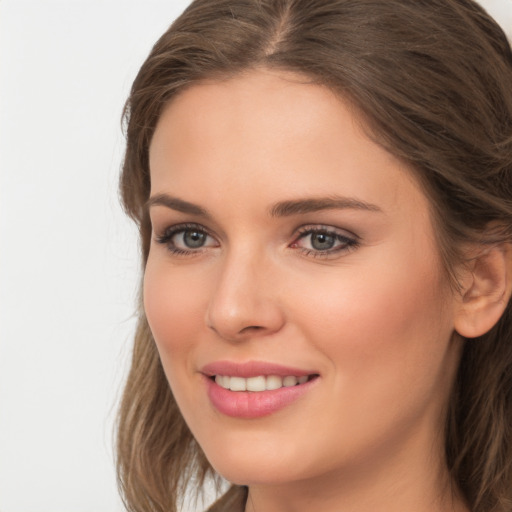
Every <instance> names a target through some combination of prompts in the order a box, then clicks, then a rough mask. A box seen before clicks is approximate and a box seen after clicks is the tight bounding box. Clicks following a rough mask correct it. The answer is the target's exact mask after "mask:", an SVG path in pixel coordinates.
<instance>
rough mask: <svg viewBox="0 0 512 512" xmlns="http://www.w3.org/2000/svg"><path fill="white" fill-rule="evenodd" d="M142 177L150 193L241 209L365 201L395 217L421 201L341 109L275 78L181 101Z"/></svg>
mask: <svg viewBox="0 0 512 512" xmlns="http://www.w3.org/2000/svg"><path fill="white" fill-rule="evenodd" d="M150 169H151V180H152V193H160V192H169V191H172V192H173V195H175V194H176V193H177V194H182V193H184V194H188V193H191V192H192V191H194V194H195V195H196V197H198V198H199V199H204V200H206V199H208V200H209V198H208V193H209V192H212V190H213V191H214V193H215V195H216V197H217V198H218V196H219V191H223V192H224V194H223V200H224V201H225V200H226V199H228V198H229V199H230V200H231V201H235V199H234V198H237V199H236V202H237V203H240V204H247V202H246V199H249V198H251V199H254V194H255V193H257V194H258V197H260V198H261V199H262V201H263V200H264V199H268V201H272V200H282V199H283V198H285V197H284V196H291V197H293V196H304V195H323V196H325V195H330V194H331V195H332V194H340V195H364V196H365V197H364V200H366V201H369V202H376V201H378V202H380V203H383V206H385V207H386V208H388V209H394V208H395V206H396V204H397V203H400V202H404V201H405V202H407V200H408V199H409V198H411V191H413V192H414V194H413V195H415V196H418V197H421V199H422V201H423V203H425V202H426V199H425V197H424V195H423V193H422V191H421V190H420V188H419V186H418V185H417V183H416V181H415V179H414V178H413V177H412V174H411V172H410V171H409V170H408V169H407V168H406V167H405V165H404V164H403V163H402V162H400V161H399V160H398V159H396V158H395V157H394V156H392V155H391V154H390V153H388V152H387V151H385V150H384V149H383V148H382V147H380V146H379V145H378V144H376V143H375V142H373V141H372V140H370V139H369V138H368V137H367V136H366V135H365V133H364V130H363V126H362V122H361V119H360V117H358V115H357V113H356V111H355V109H354V108H352V107H351V105H350V104H349V103H348V102H346V101H344V100H343V99H341V98H340V97H339V96H338V95H336V94H334V93H333V92H332V91H331V90H330V89H328V88H326V87H323V86H320V85H317V84H312V83H308V82H307V81H306V80H305V79H304V78H303V77H301V76H298V75H294V74H291V73H282V72H275V71H262V70H259V71H252V72H250V73H247V74H244V75H240V76H237V77H235V78H231V79H228V80H223V81H211V82H204V83H200V84H197V85H194V86H192V87H190V88H188V89H186V90H185V91H183V92H182V93H180V94H179V95H178V96H177V97H176V98H174V99H173V101H172V102H171V103H170V104H169V105H168V106H167V107H166V109H165V110H164V112H163V114H162V116H161V118H160V121H159V123H158V125H157V128H156V130H155V134H154V137H153V140H152V143H151V147H150ZM208 184H209V185H210V186H207V185H208ZM230 191H232V192H233V194H232V195H230ZM210 195H212V194H210ZM272 196H275V197H272Z"/></svg>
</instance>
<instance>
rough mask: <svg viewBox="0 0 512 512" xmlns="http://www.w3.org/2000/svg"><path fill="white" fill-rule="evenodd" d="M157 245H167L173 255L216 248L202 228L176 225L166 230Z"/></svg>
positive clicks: (212, 239)
mask: <svg viewBox="0 0 512 512" xmlns="http://www.w3.org/2000/svg"><path fill="white" fill-rule="evenodd" d="M156 241H157V242H158V243H161V244H164V245H167V247H168V249H169V251H171V252H172V253H174V254H190V253H194V252H199V251H200V250H201V249H204V248H207V247H217V245H218V244H217V242H216V240H215V239H214V238H213V237H212V236H210V235H209V234H208V233H207V232H206V230H205V229H204V228H202V227H201V226H196V225H183V224H181V225H177V226H172V227H171V228H168V229H167V230H166V231H165V233H164V234H163V235H162V236H159V237H157V238H156Z"/></svg>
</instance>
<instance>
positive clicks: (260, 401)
mask: <svg viewBox="0 0 512 512" xmlns="http://www.w3.org/2000/svg"><path fill="white" fill-rule="evenodd" d="M205 380H206V386H207V389H208V398H209V399H210V401H211V403H212V404H213V406H214V407H215V408H216V409H217V410H218V411H219V412H221V413H222V414H225V415H226V416H231V417H234V418H261V417H262V416H268V415H269V414H273V413H275V412H277V411H279V410H281V409H283V408H285V407H286V406H288V405H290V404H292V403H293V402H295V401H296V400H298V399H299V398H300V397H302V395H304V394H305V393H307V392H308V391H309V390H310V389H311V388H312V387H313V386H314V384H315V382H316V381H317V380H318V379H317V378H314V379H311V380H309V381H308V382H306V383H304V384H299V385H298V386H290V387H282V388H279V389H273V390H271V391H258V392H254V391H252V392H251V391H230V390H229V389H225V388H223V387H221V386H219V385H218V384H216V383H215V381H214V380H212V379H210V378H207V377H205Z"/></svg>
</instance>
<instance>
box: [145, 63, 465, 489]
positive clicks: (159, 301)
mask: <svg viewBox="0 0 512 512" xmlns="http://www.w3.org/2000/svg"><path fill="white" fill-rule="evenodd" d="M150 167H151V200H150V202H149V209H150V215H151V222H152V226H153V235H152V242H151V249H150V254H149V258H148V262H147V267H146V273H145V281H144V304H145V309H146V313H147V318H148V321H149V324H150V327H151V330H152V332H153V335H154V338H155V341H156V344H157V347H158V351H159V353H160V357H161V359H162V364H163V368H164V370H165V373H166V375H167V378H168V380H169V383H170V386H171V388H172V391H173V394H174V396H175V397H176V400H177V403H178V405H179V407H180V409H181V412H182V414H183V416H184V418H185V420H186V422H187V424H188V425H189V427H190V429H191V431H192V433H193V434H194V436H195V438H196V439H197V441H198V442H199V444H200V445H201V447H202V448H203V450H204V452H205V454H206V456H207V457H208V459H209V460H210V462H211V463H212V465H213V466H214V467H215V468H216V469H217V470H218V471H219V472H220V473H221V474H222V475H224V476H225V477H226V478H228V479H229V480H231V481H233V482H236V483H240V484H249V485H263V484H267V483H271V484H275V483H279V482H281V483H285V482H299V481H301V482H303V481H304V480H307V479H311V480H312V479H315V478H318V477H322V478H324V479H325V477H326V475H329V474H330V475H336V477H339V476H340V475H345V476H348V477H350V478H355V475H361V474H365V475H369V474H371V472H372V471H376V470H378V468H379V467H380V468H382V467H386V468H387V471H390V472H393V471H401V472H402V473H403V480H404V481H407V479H409V478H411V479H414V478H417V477H419V476H420V475H421V471H422V469H421V468H423V470H424V467H423V466H425V464H429V465H430V466H431V467H434V466H435V464H436V461H437V462H439V461H441V459H442V455H441V453H442V444H443V439H442V431H443V417H444V411H445V407H446V402H447V398H448V395H449V389H450V385H451V383H452V380H453V377H454V373H455V370H456V367H457V364H458V358H459V346H458V343H457V342H456V341H455V340H454V339H452V338H453V337H452V332H453V321H454V315H455V311H456V299H455V298H454V297H453V296H452V294H451V292H450V288H449V286H448V281H447V278H446V275H445V273H444V272H443V270H442V265H441V261H440V257H439V254H438V251H437V249H436V243H435V234H434V229H435V228H434V227H433V225H432V223H431V219H430V216H429V204H428V201H427V199H426V197H425V195H424V194H423V193H422V191H421V189H420V188H419V186H418V185H417V183H416V182H415V180H414V179H413V178H412V176H411V173H410V172H409V171H408V170H407V169H406V168H405V167H404V165H403V164H402V163H400V162H399V161H398V160H397V159H396V158H394V157H393V156H391V155H390V154H389V153H387V152H386V151H384V150H383V149H382V148H381V147H380V146H378V145H376V144H375V143H374V142H372V141H371V140H370V139H369V138H368V137H366V136H365V135H364V133H363V130H362V129H361V126H360V124H359V119H358V117H357V115H356V114H355V113H354V111H353V110H351V109H350V108H349V107H348V105H347V104H345V103H344V102H342V101H341V100H340V99H339V98H338V97H336V96H335V95H334V94H333V93H332V92H330V91H329V90H328V89H326V88H323V87H320V86H318V85H312V84H307V83H304V82H301V81H300V79H299V78H298V77H297V76H294V75H290V74H284V73H277V72H269V71H267V72H265V71H253V72H251V73H248V74H246V75H243V76H239V77H236V78H233V79H229V80H226V81H218V82H208V83H203V84H200V85H195V86H193V87H191V88H189V89H187V90H186V91H185V92H183V93H182V94H181V95H179V96H178V97H177V98H175V99H174V100H173V101H172V103H171V104H170V105H169V106H168V107H167V108H166V110H165V111H164V113H163V115H162V117H161V119H160V122H159V124H158V126H157V129H156V132H155V134H154V138H153V140H152V144H151V148H150ZM216 377H217V378H216ZM215 380H217V382H215ZM247 387H248V388H249V390H245V391H244V390H243V389H244V388H245V389H246V388H247ZM438 459H439V460H438ZM441 462H442V461H441Z"/></svg>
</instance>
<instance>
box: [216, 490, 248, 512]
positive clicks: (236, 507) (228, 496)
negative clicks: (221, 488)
mask: <svg viewBox="0 0 512 512" xmlns="http://www.w3.org/2000/svg"><path fill="white" fill-rule="evenodd" d="M246 500H247V487H241V486H239V485H232V486H231V487H230V488H229V489H228V491H227V492H226V493H224V494H223V495H222V496H221V497H220V498H219V499H218V500H217V501H216V502H215V503H214V504H213V505H212V506H211V507H210V508H209V509H208V510H207V511H206V512H244V510H245V502H246Z"/></svg>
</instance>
